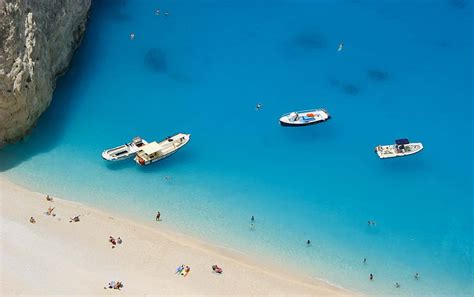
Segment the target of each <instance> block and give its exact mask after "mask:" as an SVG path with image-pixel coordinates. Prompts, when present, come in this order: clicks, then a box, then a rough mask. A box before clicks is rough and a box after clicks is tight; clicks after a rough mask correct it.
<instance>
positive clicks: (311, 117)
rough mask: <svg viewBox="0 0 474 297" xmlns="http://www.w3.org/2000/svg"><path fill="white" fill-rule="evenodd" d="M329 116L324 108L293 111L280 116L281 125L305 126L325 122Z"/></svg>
mask: <svg viewBox="0 0 474 297" xmlns="http://www.w3.org/2000/svg"><path fill="white" fill-rule="evenodd" d="M330 118H331V116H330V115H329V113H328V112H327V111H326V110H324V109H322V108H321V109H310V110H303V111H293V112H290V113H287V114H284V115H282V116H281V117H280V124H281V125H282V126H307V125H314V124H318V123H322V122H325V121H327V120H329V119H330Z"/></svg>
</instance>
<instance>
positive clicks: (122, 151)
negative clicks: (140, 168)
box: [102, 137, 148, 161]
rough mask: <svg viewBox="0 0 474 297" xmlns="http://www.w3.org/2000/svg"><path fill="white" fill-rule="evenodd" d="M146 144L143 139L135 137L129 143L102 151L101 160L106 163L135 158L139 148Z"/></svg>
mask: <svg viewBox="0 0 474 297" xmlns="http://www.w3.org/2000/svg"><path fill="white" fill-rule="evenodd" d="M146 144H148V142H146V141H145V140H144V139H142V138H140V137H135V138H134V139H133V140H132V141H131V142H128V143H126V144H124V145H121V146H117V147H114V148H111V149H108V150H105V151H103V152H102V158H104V159H105V160H107V161H118V160H125V159H128V158H130V157H132V156H135V154H136V153H137V152H138V151H139V150H140V148H141V147H142V146H144V145H146Z"/></svg>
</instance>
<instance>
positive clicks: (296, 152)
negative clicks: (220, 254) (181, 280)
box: [0, 0, 474, 296]
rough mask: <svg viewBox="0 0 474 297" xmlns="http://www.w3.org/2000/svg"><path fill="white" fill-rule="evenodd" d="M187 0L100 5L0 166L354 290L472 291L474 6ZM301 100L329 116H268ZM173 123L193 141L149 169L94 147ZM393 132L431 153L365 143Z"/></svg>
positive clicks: (24, 180)
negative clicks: (291, 123) (106, 156)
mask: <svg viewBox="0 0 474 297" xmlns="http://www.w3.org/2000/svg"><path fill="white" fill-rule="evenodd" d="M188 2H191V1H160V2H159V6H157V4H156V3H154V2H152V1H144V0H142V1H131V0H129V1H126V0H122V1H112V0H109V1H95V2H94V4H93V8H92V12H91V17H90V22H89V25H88V30H87V32H86V36H85V38H84V40H83V43H82V45H81V47H80V49H79V50H78V52H77V54H76V55H75V57H74V60H73V62H72V66H71V69H70V70H69V72H68V73H67V74H66V75H65V76H64V77H63V78H61V79H60V81H59V82H58V85H57V89H56V91H55V94H54V99H53V103H52V105H51V107H50V109H49V110H48V111H47V112H46V113H45V114H44V116H43V117H42V118H41V120H40V121H39V123H38V125H37V127H36V128H35V129H34V130H33V132H32V134H31V136H30V137H28V138H27V139H26V140H25V141H23V142H21V143H19V144H18V145H14V146H10V147H8V148H6V149H4V150H3V151H2V152H0V170H1V171H2V172H3V173H4V174H6V175H7V176H8V177H10V178H12V179H13V180H15V181H16V182H19V183H20V184H24V185H26V184H27V185H28V187H29V188H32V189H34V190H38V191H44V192H48V193H51V194H53V195H57V196H63V197H68V198H70V199H73V200H76V201H81V202H84V203H88V204H90V205H94V206H98V207H102V208H107V209H113V210H118V211H121V212H124V213H126V214H129V215H131V216H136V217H140V218H142V219H145V218H148V217H149V218H150V219H153V218H154V214H155V212H156V210H160V211H161V213H162V216H163V219H164V222H163V223H165V224H168V225H170V226H173V227H174V228H178V229H179V230H181V231H183V232H186V233H188V234H192V235H194V236H197V237H199V238H203V239H207V240H211V241H212V242H215V243H218V244H220V245H223V246H227V247H231V248H234V249H238V250H240V251H243V252H245V253H248V254H251V255H254V256H259V257H262V258H265V259H268V260H271V261H274V262H276V263H279V264H282V265H291V266H293V267H297V268H299V269H300V270H301V271H304V274H306V275H308V276H313V277H319V278H322V279H326V280H328V281H330V282H332V283H335V284H338V285H341V286H343V287H346V288H348V289H351V290H355V291H359V292H364V293H369V294H374V295H377V296H380V295H392V294H393V295H397V294H398V295H400V296H468V295H471V294H473V287H472V283H473V280H474V276H473V271H472V267H473V254H472V253H473V235H472V234H473V204H472V203H473V188H472V178H473V176H472V165H473V159H472V149H473V145H472V138H473V131H472V111H473V108H472V98H473V90H472V82H473V76H472V69H473V55H472V52H473V30H472V27H473V26H472V24H473V3H470V2H467V1H461V2H460V1H399V2H396V3H395V2H390V1H384V2H383V3H382V2H376V1H363V0H362V1H271V2H269V1H265V2H263V1H192V2H191V3H188ZM464 2H465V3H467V4H466V5H463V3H464ZM158 7H159V8H160V9H161V13H160V16H157V15H155V13H154V11H155V10H156V9H157V8H158ZM166 10H169V12H170V15H169V16H165V15H164V12H165V11H166ZM131 32H134V33H135V38H134V40H130V37H129V35H130V33H131ZM340 42H344V49H343V50H342V51H341V52H337V48H338V45H339V43H340ZM258 102H260V103H262V104H263V108H262V109H261V110H259V111H256V110H255V105H256V104H257V103H258ZM313 107H324V108H326V109H327V110H328V111H329V112H330V113H331V115H332V117H333V118H332V119H331V120H330V121H328V122H326V123H323V124H321V125H316V126H310V127H304V128H296V129H294V128H283V127H280V126H279V124H278V118H279V116H280V115H281V114H282V113H286V112H289V111H292V110H298V109H307V108H313ZM178 132H185V133H191V134H192V136H191V141H190V143H189V145H187V146H186V147H185V148H184V149H183V150H181V151H179V152H178V153H177V154H176V155H174V156H173V157H171V158H168V159H166V160H164V161H162V162H160V163H157V164H154V165H153V166H149V167H145V168H140V167H138V166H136V165H135V164H134V163H133V161H132V160H129V161H123V162H119V163H107V162H105V161H103V160H102V159H101V157H100V153H101V151H102V150H103V149H105V148H108V147H112V146H116V145H119V144H121V143H124V142H126V141H128V140H129V139H131V138H133V137H134V136H136V135H140V136H142V137H144V138H145V139H147V140H160V139H162V138H164V137H166V136H168V135H171V134H173V133H178ZM401 137H407V138H409V139H410V140H412V141H421V142H423V144H424V146H425V149H424V150H423V151H422V152H421V153H420V154H417V155H414V156H410V157H406V158H399V159H391V160H380V159H378V158H377V156H376V155H375V154H374V153H373V148H374V147H375V146H376V145H378V144H388V143H392V142H393V140H394V139H396V138H401ZM451 143H455V144H456V147H454V146H453V145H452V144H451ZM165 176H171V178H172V179H171V180H170V181H167V180H165V178H164V177H165ZM251 215H254V216H255V218H256V222H255V229H254V230H250V229H249V224H250V216H251ZM368 220H375V221H376V222H377V225H376V226H374V227H369V226H368V225H367V221H368ZM307 239H311V241H312V244H311V246H309V247H308V246H306V244H305V242H306V240H307ZM364 258H367V264H363V263H362V260H363V259H364ZM415 272H418V273H420V275H421V278H420V280H418V281H416V280H414V278H413V275H414V273H415ZM369 273H373V274H374V276H375V281H373V282H369V281H368V275H369ZM395 282H399V283H401V287H400V288H398V289H397V288H395V287H394V286H393V284H394V283H395Z"/></svg>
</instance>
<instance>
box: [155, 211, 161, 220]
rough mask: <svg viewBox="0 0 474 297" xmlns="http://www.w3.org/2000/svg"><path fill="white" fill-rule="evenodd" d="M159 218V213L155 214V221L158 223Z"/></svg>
mask: <svg viewBox="0 0 474 297" xmlns="http://www.w3.org/2000/svg"><path fill="white" fill-rule="evenodd" d="M160 217H161V213H160V212H157V213H156V218H155V220H156V221H157V222H158V221H159V220H160Z"/></svg>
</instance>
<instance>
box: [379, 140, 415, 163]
mask: <svg viewBox="0 0 474 297" xmlns="http://www.w3.org/2000/svg"><path fill="white" fill-rule="evenodd" d="M422 149H423V144H422V143H421V142H415V143H410V141H409V140H408V139H406V138H403V139H397V140H395V144H390V145H379V146H377V147H376V148H375V152H376V153H377V155H379V157H380V159H385V158H395V157H404V156H408V155H413V154H416V153H418V152H420V151H421V150H422Z"/></svg>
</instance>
